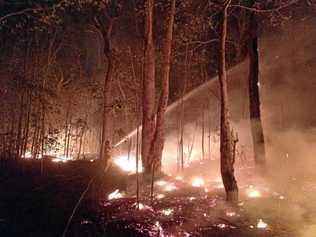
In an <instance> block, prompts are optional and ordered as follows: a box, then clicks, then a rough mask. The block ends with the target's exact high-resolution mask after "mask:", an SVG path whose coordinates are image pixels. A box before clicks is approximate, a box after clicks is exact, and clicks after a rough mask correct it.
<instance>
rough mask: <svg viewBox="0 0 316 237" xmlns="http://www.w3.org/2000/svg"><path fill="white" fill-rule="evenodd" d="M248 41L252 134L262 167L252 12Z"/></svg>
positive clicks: (256, 158) (255, 33)
mask: <svg viewBox="0 0 316 237" xmlns="http://www.w3.org/2000/svg"><path fill="white" fill-rule="evenodd" d="M250 14H251V16H250V20H249V24H250V25H249V33H250V39H249V43H248V53H249V76H248V83H249V87H248V89H249V115H250V124H251V134H252V141H253V150H254V160H255V163H256V165H259V166H260V167H261V168H263V167H264V166H265V163H266V158H265V146H264V135H263V129H262V122H261V112H260V95H259V56H258V34H257V30H258V25H257V19H256V16H255V13H250Z"/></svg>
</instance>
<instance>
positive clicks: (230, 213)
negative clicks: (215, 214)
mask: <svg viewBox="0 0 316 237" xmlns="http://www.w3.org/2000/svg"><path fill="white" fill-rule="evenodd" d="M226 216H230V217H232V216H236V212H233V211H227V212H226Z"/></svg>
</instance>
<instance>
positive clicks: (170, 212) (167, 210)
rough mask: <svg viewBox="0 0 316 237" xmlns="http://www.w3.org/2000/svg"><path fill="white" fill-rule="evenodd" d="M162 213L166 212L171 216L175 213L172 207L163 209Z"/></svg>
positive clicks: (165, 213)
mask: <svg viewBox="0 0 316 237" xmlns="http://www.w3.org/2000/svg"><path fill="white" fill-rule="evenodd" d="M161 212H162V214H164V215H165V216H170V215H172V214H173V209H172V208H167V209H163V210H161Z"/></svg>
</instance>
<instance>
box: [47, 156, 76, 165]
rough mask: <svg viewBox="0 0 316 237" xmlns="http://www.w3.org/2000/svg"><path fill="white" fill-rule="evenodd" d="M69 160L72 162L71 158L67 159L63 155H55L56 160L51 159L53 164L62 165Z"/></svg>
mask: <svg viewBox="0 0 316 237" xmlns="http://www.w3.org/2000/svg"><path fill="white" fill-rule="evenodd" d="M69 160H73V158H72V157H67V156H64V155H57V156H56V158H54V159H52V161H53V162H57V163H58V162H63V163H66V162H67V161H69Z"/></svg>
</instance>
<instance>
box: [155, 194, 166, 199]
mask: <svg viewBox="0 0 316 237" xmlns="http://www.w3.org/2000/svg"><path fill="white" fill-rule="evenodd" d="M164 197H165V195H164V194H158V195H157V199H162V198H164Z"/></svg>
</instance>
